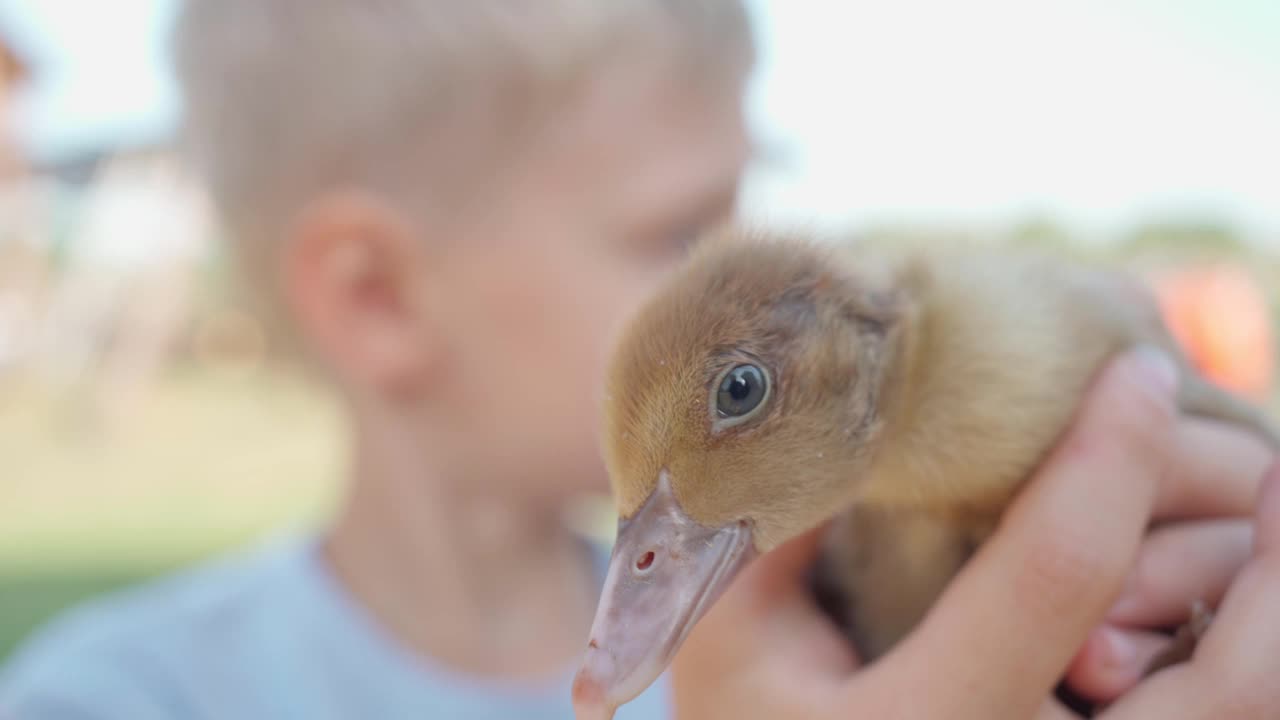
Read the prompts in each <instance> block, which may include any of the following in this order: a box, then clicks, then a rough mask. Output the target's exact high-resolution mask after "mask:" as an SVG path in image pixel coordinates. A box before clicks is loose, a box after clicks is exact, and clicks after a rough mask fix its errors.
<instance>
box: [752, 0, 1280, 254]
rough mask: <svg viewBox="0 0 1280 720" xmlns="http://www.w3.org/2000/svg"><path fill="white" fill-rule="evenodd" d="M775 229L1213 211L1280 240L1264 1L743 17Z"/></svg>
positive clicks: (783, 0)
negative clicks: (789, 158) (803, 221)
mask: <svg viewBox="0 0 1280 720" xmlns="http://www.w3.org/2000/svg"><path fill="white" fill-rule="evenodd" d="M754 4H755V5H756V6H757V9H759V10H761V11H762V15H763V20H764V22H763V23H762V27H763V29H764V32H763V41H764V43H765V53H766V57H765V67H764V72H763V74H762V77H761V84H760V86H759V87H758V88H757V94H756V97H755V100H756V104H755V106H754V107H755V109H756V110H757V111H758V112H759V113H760V119H761V120H762V124H763V125H764V127H766V128H768V129H769V130H770V131H771V132H772V133H773V134H775V135H777V136H778V137H779V138H780V139H785V140H789V141H793V142H794V143H795V145H794V149H795V151H796V152H797V154H798V155H799V156H800V157H799V161H800V162H799V167H798V168H796V169H795V170H794V171H793V172H791V173H790V176H789V177H787V178H785V181H779V182H770V183H767V184H765V185H763V186H762V187H761V188H758V192H759V195H757V196H755V198H756V202H757V203H758V204H763V205H765V206H767V207H768V208H769V209H770V210H771V211H772V214H780V215H782V216H785V217H794V218H808V217H811V216H818V217H822V218H825V219H829V220H831V221H836V222H859V221H866V220H868V219H872V218H884V217H894V216H899V217H900V216H903V215H910V216H911V217H913V218H918V217H920V216H921V215H922V214H924V215H928V216H931V217H937V218H945V217H954V216H961V217H966V218H972V219H977V220H988V219H1004V218H1008V217H1009V216H1010V215H1012V214H1014V213H1024V212H1034V211H1045V212H1052V213H1055V214H1057V215H1059V216H1061V217H1064V218H1065V219H1066V220H1068V221H1070V222H1071V223H1072V224H1074V225H1077V226H1079V227H1081V229H1085V230H1092V231H1098V232H1103V233H1105V232H1111V231H1113V230H1114V229H1117V228H1119V227H1122V226H1123V225H1124V224H1126V223H1128V222H1131V221H1132V220H1133V219H1134V218H1136V217H1137V216H1138V215H1139V214H1141V213H1142V212H1144V211H1148V210H1160V211H1170V212H1175V213H1182V214H1186V215H1194V214H1195V213H1196V212H1197V211H1198V210H1200V209H1207V210H1218V211H1220V212H1223V213H1227V214H1229V216H1230V217H1232V218H1235V219H1236V221H1237V222H1241V223H1245V224H1248V225H1250V226H1252V227H1253V228H1254V229H1255V230H1256V231H1265V232H1266V234H1267V235H1270V236H1272V237H1275V238H1276V239H1280V2H1277V1H1276V0H1149V1H1146V2H1143V1H1141V0H1061V1H1059V2H1034V3H1033V2H1025V0H966V1H965V2H948V1H946V0H936V1H934V2H927V1H924V0H897V1H896V2H873V1H871V0H861V1H858V2H830V1H829V0H828V1H823V2H816V1H814V0H774V1H773V2H766V1H764V0H756V2H755V3H754Z"/></svg>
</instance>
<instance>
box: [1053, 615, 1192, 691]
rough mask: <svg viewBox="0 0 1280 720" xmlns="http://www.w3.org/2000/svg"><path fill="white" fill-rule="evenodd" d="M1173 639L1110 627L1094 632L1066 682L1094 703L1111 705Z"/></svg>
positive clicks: (1082, 649) (1076, 658)
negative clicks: (1109, 703)
mask: <svg viewBox="0 0 1280 720" xmlns="http://www.w3.org/2000/svg"><path fill="white" fill-rule="evenodd" d="M1172 643H1173V639H1172V638H1170V637H1169V636H1167V635H1163V634H1161V633H1153V632H1145V631H1142V630H1127V629H1123V628H1118V627H1114V626H1110V625H1104V626H1102V627H1100V628H1097V629H1095V630H1094V631H1093V632H1092V633H1090V635H1089V639H1088V640H1086V641H1085V644H1084V646H1083V647H1082V648H1081V649H1080V652H1079V653H1077V654H1076V657H1075V659H1074V660H1072V662H1071V667H1070V668H1068V669H1067V683H1068V684H1069V685H1070V686H1071V688H1072V689H1073V690H1075V691H1076V692H1077V693H1079V694H1080V695H1082V696H1083V697H1085V698H1088V699H1089V700H1092V701H1094V702H1110V701H1112V700H1114V699H1116V698H1117V697H1119V696H1120V695H1122V694H1123V693H1125V692H1128V691H1129V690H1130V689H1131V688H1132V687H1133V686H1134V685H1136V684H1137V683H1138V681H1139V680H1141V679H1142V675H1143V672H1144V671H1145V670H1146V668H1147V667H1148V666H1149V665H1150V664H1151V661H1152V660H1154V659H1155V658H1156V656H1157V655H1159V654H1160V653H1161V652H1163V651H1164V650H1165V649H1166V648H1168V647H1169V646H1170V645H1171V644H1172Z"/></svg>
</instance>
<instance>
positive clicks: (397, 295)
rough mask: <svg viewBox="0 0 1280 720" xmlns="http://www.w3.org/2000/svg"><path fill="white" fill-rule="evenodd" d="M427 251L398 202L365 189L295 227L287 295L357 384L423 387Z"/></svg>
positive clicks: (335, 197) (333, 200)
mask: <svg viewBox="0 0 1280 720" xmlns="http://www.w3.org/2000/svg"><path fill="white" fill-rule="evenodd" d="M423 253H424V249H423V247H422V244H421V243H419V242H416V238H415V237H414V235H413V233H412V232H411V231H410V229H409V226H408V225H407V224H406V223H405V222H404V221H403V219H402V217H401V215H400V214H399V213H397V212H396V211H395V209H394V208H392V207H391V206H389V205H387V204H385V203H383V202H380V201H378V200H377V199H375V198H372V197H370V196H368V195H366V194H362V193H356V192H336V193H331V194H328V195H325V196H323V197H321V198H319V199H317V200H316V201H314V202H312V203H311V204H310V205H309V206H307V207H306V208H305V209H304V210H303V211H302V212H301V213H299V214H298V215H297V217H296V219H295V221H294V223H293V224H292V226H291V229H290V232H289V233H288V235H287V238H286V244H285V247H284V252H283V254H282V257H281V262H282V263H283V268H282V271H283V277H284V293H285V296H286V300H287V302H288V304H289V306H290V309H291V311H292V312H293V314H294V317H295V319H296V321H297V323H298V325H299V329H300V330H301V332H302V333H303V335H304V337H305V338H306V340H307V342H308V344H309V345H310V346H311V347H312V348H313V350H314V351H315V352H316V353H318V354H319V355H320V358H321V360H322V361H323V362H324V363H325V364H326V365H327V366H329V367H330V368H331V369H332V370H334V371H335V372H337V373H339V375H340V376H341V378H342V380H343V381H344V382H347V383H350V384H351V385H352V388H351V389H353V390H358V391H363V392H374V393H380V394H385V393H393V394H403V393H405V392H415V391H416V390H418V389H419V386H420V384H421V382H422V381H423V378H424V376H425V375H426V371H427V369H428V367H429V365H430V359H431V355H432V348H433V343H432V339H433V338H432V337H431V332H430V328H429V323H428V318H427V316H426V315H425V314H424V313H423V312H422V311H421V309H420V308H419V305H418V304H417V303H416V302H415V298H414V295H413V289H414V288H415V287H420V282H421V281H422V278H419V277H417V275H418V274H420V273H421V272H423V268H424V267H425V258H424V257H423Z"/></svg>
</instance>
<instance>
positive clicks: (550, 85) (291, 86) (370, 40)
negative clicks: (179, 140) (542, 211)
mask: <svg viewBox="0 0 1280 720" xmlns="http://www.w3.org/2000/svg"><path fill="white" fill-rule="evenodd" d="M174 38H175V41H176V43H175V51H176V58H175V59H176V67H177V75H178V79H179V84H180V86H181V88H182V92H183V96H184V101H185V108H186V130H187V140H188V142H189V144H190V149H191V150H192V151H193V157H194V160H195V161H196V163H197V165H198V167H199V170H200V171H201V173H202V175H203V176H204V178H205V180H206V182H207V183H208V186H209V190H210V192H211V195H212V197H213V199H214V202H215V203H216V204H217V206H218V207H219V209H220V211H221V213H220V214H221V215H222V217H223V220H224V222H225V223H226V225H227V229H228V230H229V231H230V232H231V233H232V234H233V235H234V236H238V238H239V239H240V240H242V241H245V243H244V244H247V245H249V246H250V247H247V248H242V249H247V250H249V251H250V252H255V248H253V247H252V246H253V245H257V246H259V248H257V251H263V250H266V249H267V248H268V247H269V246H270V243H269V242H266V240H267V239H269V238H271V237H277V236H280V235H281V234H282V231H283V230H284V228H283V227H282V223H283V222H285V221H286V220H287V218H288V217H290V215H291V214H292V213H293V212H296V211H297V210H298V209H299V207H300V205H301V204H302V203H303V202H305V201H306V200H307V199H308V198H309V197H312V196H314V195H315V194H316V193H318V192H322V191H323V190H325V189H326V188H331V187H337V186H341V185H356V186H359V187H364V188H369V189H373V190H376V191H379V192H383V193H385V194H387V195H388V196H390V197H391V199H393V200H400V199H401V198H397V197H395V196H396V195H397V194H399V193H400V192H404V191H405V188H406V187H410V186H414V187H416V188H417V192H416V193H415V194H414V196H413V200H412V202H413V203H414V204H427V205H431V206H433V207H427V208H423V207H414V208H411V209H412V210H413V211H415V212H421V211H423V210H428V211H446V212H447V211H449V210H450V209H451V208H452V207H453V206H454V205H456V204H457V203H458V202H460V201H461V200H462V198H461V197H460V193H465V192H466V190H463V188H468V187H469V186H468V182H471V183H473V184H474V183H475V182H476V180H477V178H476V175H477V174H482V173H492V172H493V171H494V168H495V167H496V166H497V165H500V163H501V162H503V161H504V160H505V159H509V157H510V156H509V153H511V152H512V151H513V147H512V142H511V141H512V140H513V139H514V138H517V137H519V136H521V134H522V133H523V132H524V131H525V130H526V129H527V126H528V125H529V124H530V123H532V122H535V121H540V120H539V119H542V120H545V117H546V115H547V114H548V113H546V112H545V111H546V110H548V109H549V108H554V107H555V106H556V105H557V104H559V103H562V102H563V100H564V98H565V96H566V94H568V93H571V92H573V91H574V89H575V88H577V87H579V86H581V85H583V82H582V80H583V79H584V78H585V77H588V76H590V75H591V73H592V72H593V71H594V70H596V69H597V68H598V67H599V66H601V65H602V64H604V63H605V62H607V61H608V60H610V59H611V58H613V57H615V56H617V55H618V54H619V53H622V52H624V51H626V50H629V49H634V50H637V51H641V52H647V53H649V56H650V57H653V58H655V59H656V60H659V61H662V60H668V61H674V62H678V63H680V71H681V72H682V73H683V74H685V75H689V76H700V75H699V73H700V72H705V73H707V74H705V75H701V77H706V78H718V79H719V80H724V79H728V78H727V77H726V76H725V73H726V72H728V73H745V72H746V71H747V69H748V68H749V66H750V64H751V62H752V55H753V42H752V38H751V31H750V25H749V23H748V20H747V17H746V12H745V10H744V8H743V7H742V5H741V2H740V0H537V1H536V2H534V1H531V0H186V2H185V7H184V9H183V11H182V12H181V14H180V16H179V19H178V21H177V25H176V28H175V33H174ZM736 80H737V81H740V78H736ZM460 131H462V132H467V133H472V135H471V136H468V137H466V138H465V139H464V141H462V142H459V137H460V136H459V132H460ZM475 133H483V134H480V135H476V134H475ZM253 264H257V265H259V267H260V268H261V267H262V266H263V265H265V264H264V263H252V264H251V265H253Z"/></svg>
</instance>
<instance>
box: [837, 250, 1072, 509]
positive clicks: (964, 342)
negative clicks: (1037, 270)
mask: <svg viewBox="0 0 1280 720" xmlns="http://www.w3.org/2000/svg"><path fill="white" fill-rule="evenodd" d="M968 269H969V270H972V269H971V268H968ZM966 270H967V268H963V267H952V266H951V263H950V262H948V261H942V262H940V261H938V260H937V259H936V258H932V257H922V256H917V257H914V258H910V257H909V258H907V259H905V260H904V262H903V264H902V265H901V266H900V267H899V269H898V272H897V273H896V275H895V282H896V283H897V285H898V287H899V289H900V290H901V291H902V292H903V293H904V294H905V295H906V297H907V298H908V301H909V302H908V308H907V310H906V315H905V316H904V317H903V319H902V322H901V325H900V327H899V330H898V337H897V339H896V343H895V347H894V348H893V349H892V351H893V352H894V353H895V357H894V358H893V360H892V362H891V363H890V367H891V370H890V371H889V373H888V374H887V375H886V378H885V380H884V382H885V387H884V389H883V391H882V394H881V397H882V405H881V407H882V417H883V419H884V423H885V425H884V428H883V431H882V433H881V436H880V439H879V441H878V442H879V447H878V449H877V451H876V453H875V456H874V461H873V464H872V467H871V469H870V472H869V473H868V476H867V478H866V480H867V485H866V486H865V488H864V490H863V493H862V498H861V499H862V501H863V502H866V503H875V504H880V505H884V506H896V507H902V508H904V509H905V508H916V509H922V510H936V511H938V512H942V513H946V514H949V515H956V514H960V515H964V516H971V515H973V516H981V517H989V516H991V515H992V514H995V513H998V512H999V509H1000V508H1002V507H1003V506H1004V505H1005V504H1006V503H1007V501H1008V499H1009V498H1010V497H1011V496H1012V494H1013V493H1014V492H1015V491H1016V489H1017V486H1018V484H1019V483H1020V482H1021V480H1022V479H1023V478H1025V477H1026V476H1027V475H1028V474H1030V472H1031V470H1032V468H1033V467H1034V465H1035V463H1036V462H1038V461H1039V458H1040V454H1041V453H1042V451H1043V449H1044V448H1045V447H1047V446H1048V445H1049V444H1051V442H1052V441H1053V439H1054V436H1055V435H1056V433H1057V432H1058V431H1059V429H1060V428H1061V427H1062V426H1063V425H1064V424H1065V422H1066V421H1067V419H1068V417H1069V415H1070V413H1071V412H1072V410H1073V406H1072V404H1071V402H1070V401H1069V400H1065V399H1064V397H1067V398H1069V397H1071V395H1072V393H1073V392H1078V391H1077V390H1075V389H1074V388H1066V387H1063V386H1062V385H1055V380H1056V378H1055V375H1056V374H1058V373H1057V367H1056V363H1057V361H1056V360H1055V357H1061V356H1063V355H1069V354H1070V353H1071V349H1070V348H1063V347H1055V346H1054V345H1053V344H1052V343H1050V342H1049V340H1048V339H1047V338H1051V337H1052V335H1051V334H1044V333H1043V331H1039V330H1035V329H1036V328H1043V327H1044V326H1045V323H1043V322H1028V320H1029V319H1035V318H1036V317H1037V314H1038V311H1037V310H1036V309H1035V308H1034V307H1024V305H1026V304H1025V303H1018V302H1011V299H1013V300H1016V299H1017V297H1019V296H1021V295H1024V294H1029V293H1027V291H1025V290H1022V291H1020V292H1018V293H1016V294H1014V295H1013V296H1012V298H1011V296H1010V294H1009V292H1008V290H1007V289H1004V288H1000V287H996V286H995V285H998V283H994V284H993V283H991V282H987V281H986V278H985V277H984V276H983V273H982V271H981V270H980V269H979V270H973V271H972V272H973V273H976V274H972V273H971V274H966ZM1034 304H1035V301H1034V299H1032V300H1031V301H1030V305H1032V306H1034ZM1028 313H1030V316H1031V317H1030V318H1029V317H1028ZM1027 328H1031V330H1028V329H1027ZM1064 391H1065V393H1064Z"/></svg>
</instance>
